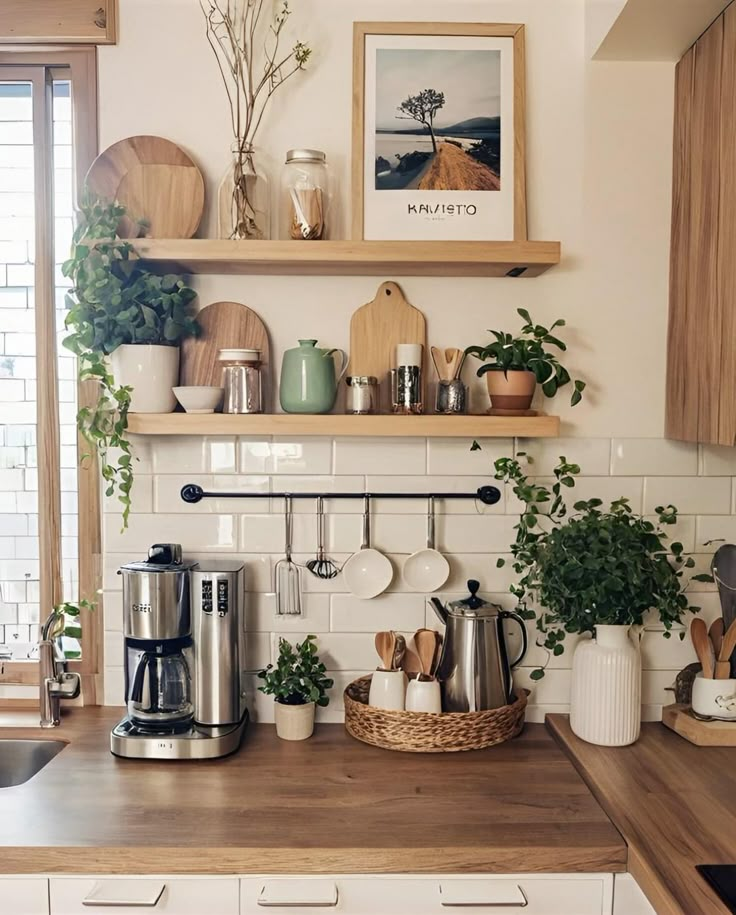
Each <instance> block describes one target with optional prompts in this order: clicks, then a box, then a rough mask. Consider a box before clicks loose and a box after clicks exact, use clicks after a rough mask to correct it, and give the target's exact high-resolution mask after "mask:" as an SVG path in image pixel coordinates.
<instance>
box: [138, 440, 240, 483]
mask: <svg viewBox="0 0 736 915" xmlns="http://www.w3.org/2000/svg"><path fill="white" fill-rule="evenodd" d="M153 469H154V472H155V473H156V474H160V473H178V474H182V473H234V472H235V470H236V454H235V439H234V438H213V437H210V436H196V435H188V436H179V435H172V436H161V437H159V438H157V439H156V441H155V444H154V445H153Z"/></svg>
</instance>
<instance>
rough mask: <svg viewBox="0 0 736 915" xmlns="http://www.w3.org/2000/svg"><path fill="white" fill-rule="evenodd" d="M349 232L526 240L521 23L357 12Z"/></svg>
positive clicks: (384, 236)
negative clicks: (381, 18) (372, 18)
mask: <svg viewBox="0 0 736 915" xmlns="http://www.w3.org/2000/svg"><path fill="white" fill-rule="evenodd" d="M353 66H354V70H353V99H354V102H353V153H352V155H353V162H352V166H353V168H352V177H353V231H352V235H353V238H354V239H356V240H360V239H365V240H368V239H375V240H385V241H389V240H391V241H398V240H405V241H419V240H422V241H511V240H517V241H521V240H526V237H527V235H526V189H525V176H524V93H525V88H524V26H523V25H517V24H513V23H502V24H490V23H489V24H483V23H459V22H434V23H432V22H415V23H402V22H356V23H355V26H354V47H353Z"/></svg>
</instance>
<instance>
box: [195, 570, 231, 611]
mask: <svg viewBox="0 0 736 915" xmlns="http://www.w3.org/2000/svg"><path fill="white" fill-rule="evenodd" d="M201 598H202V612H203V613H207V614H214V613H216V614H217V615H218V616H220V617H222V616H227V614H228V613H229V612H230V581H229V580H228V579H227V578H215V579H214V580H213V579H211V578H205V579H204V580H203V581H202V595H201Z"/></svg>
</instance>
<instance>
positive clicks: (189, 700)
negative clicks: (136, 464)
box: [110, 543, 248, 759]
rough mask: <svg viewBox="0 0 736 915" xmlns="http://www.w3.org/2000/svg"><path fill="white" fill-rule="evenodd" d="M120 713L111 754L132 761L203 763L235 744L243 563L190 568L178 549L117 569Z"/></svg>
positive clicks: (163, 547) (241, 701) (157, 550)
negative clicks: (119, 590) (122, 709)
mask: <svg viewBox="0 0 736 915" xmlns="http://www.w3.org/2000/svg"><path fill="white" fill-rule="evenodd" d="M120 574H121V575H122V576H123V629H124V636H125V701H126V703H127V708H128V714H127V716H126V717H125V718H124V719H123V720H122V721H121V722H120V724H118V725H117V726H116V727H115V728H113V731H112V735H111V740H110V749H111V750H112V752H113V753H114V754H115V755H116V756H127V757H134V758H137V759H211V758H213V757H216V756H225V755H226V754H228V753H232V752H233V751H234V750H237V748H238V747H239V746H240V741H241V740H242V737H243V732H244V730H245V726H246V723H247V720H248V710H247V707H246V704H245V697H244V669H243V668H244V658H245V644H244V641H245V635H244V626H243V621H242V612H243V607H242V601H243V595H244V581H243V574H244V573H243V564H242V563H240V562H233V561H228V560H213V561H207V562H206V563H197V562H192V561H189V560H185V559H183V558H182V550H181V546H180V545H179V544H178V543H158V544H154V546H152V547H151V549H150V550H149V552H148V558H147V559H144V560H143V561H141V562H131V563H128V564H127V565H124V566H122V568H121V569H120Z"/></svg>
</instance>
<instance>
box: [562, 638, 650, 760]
mask: <svg viewBox="0 0 736 915" xmlns="http://www.w3.org/2000/svg"><path fill="white" fill-rule="evenodd" d="M570 727H571V728H572V730H573V733H575V734H577V736H578V737H580V738H582V739H583V740H586V741H587V742H588V743H595V744H599V745H600V746H604V747H623V746H626V745H627V744H630V743H634V741H635V740H636V739H637V738H638V737H639V731H640V730H641V655H640V652H639V641H638V639H636V640H634V638H633V637H632V636H631V635H630V627H629V626H596V627H595V638H593V639H591V640H590V641H583V642H580V643H579V644H578V647H577V648H576V650H575V654H574V656H573V660H572V689H571V694H570Z"/></svg>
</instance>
